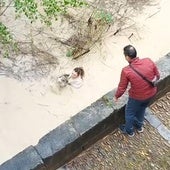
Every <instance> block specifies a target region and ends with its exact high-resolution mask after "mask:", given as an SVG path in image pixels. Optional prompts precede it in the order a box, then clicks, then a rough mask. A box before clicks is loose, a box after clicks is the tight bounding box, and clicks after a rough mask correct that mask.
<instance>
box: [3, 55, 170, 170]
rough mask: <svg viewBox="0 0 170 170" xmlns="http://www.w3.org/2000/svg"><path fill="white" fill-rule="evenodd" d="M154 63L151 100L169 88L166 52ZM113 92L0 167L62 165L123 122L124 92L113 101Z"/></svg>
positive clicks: (51, 169) (26, 169) (23, 169)
mask: <svg viewBox="0 0 170 170" xmlns="http://www.w3.org/2000/svg"><path fill="white" fill-rule="evenodd" d="M156 64H157V65H158V67H159V70H160V72H161V79H160V81H159V82H158V94H157V95H156V96H155V98H154V100H153V101H152V102H154V101H155V100H157V99H159V98H161V97H162V96H164V95H165V94H166V93H167V92H168V91H170V53H169V54H167V55H166V56H165V57H163V58H161V59H160V60H159V61H158V62H157V63H156ZM114 93H115V90H113V91H110V92H109V93H107V94H106V95H104V96H103V97H101V98H100V99H99V100H97V101H96V102H94V103H93V104H92V105H90V106H89V107H87V108H85V109H84V110H82V111H81V112H79V113H78V114H77V115H75V116H73V117H72V118H71V119H70V120H68V121H66V122H64V123H63V124H62V125H60V126H58V127H57V128H55V129H54V130H52V131H51V132H50V133H48V134H46V135H45V136H44V137H42V138H41V139H40V140H39V142H38V144H37V145H36V146H30V147H29V148H26V149H25V150H23V151H22V152H21V153H19V154H17V155H16V156H14V157H13V158H11V159H10V160H8V161H6V162H5V163H3V164H2V165H0V170H31V169H32V170H56V169H57V168H59V167H61V166H63V165H64V164H65V163H67V162H68V161H70V160H71V159H73V158H74V157H75V156H77V155H78V154H80V153H81V152H82V151H83V150H85V149H87V148H88V147H89V146H91V145H92V144H94V143H95V142H96V141H98V140H99V139H101V138H103V137H104V136H106V135H107V134H108V133H110V132H112V131H113V130H114V129H116V128H117V127H118V126H119V125H120V124H122V123H123V122H124V108H125V104H126V101H127V94H125V95H124V96H123V97H122V98H121V100H120V101H119V102H118V103H116V104H115V103H113V94H114ZM151 120H152V121H153V119H151ZM159 123H160V122H159V121H156V123H153V124H154V125H155V126H156V127H157V128H158V131H159V132H161V133H162V131H163V130H164V129H163V128H164V127H162V126H160V125H161V124H159ZM162 134H163V133H162ZM1 154H2V153H1Z"/></svg>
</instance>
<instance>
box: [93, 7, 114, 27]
mask: <svg viewBox="0 0 170 170" xmlns="http://www.w3.org/2000/svg"><path fill="white" fill-rule="evenodd" d="M95 17H96V19H97V20H102V21H104V22H106V23H107V24H110V23H112V22H113V16H112V14H111V13H109V12H106V11H103V10H100V11H97V12H96V16H95Z"/></svg>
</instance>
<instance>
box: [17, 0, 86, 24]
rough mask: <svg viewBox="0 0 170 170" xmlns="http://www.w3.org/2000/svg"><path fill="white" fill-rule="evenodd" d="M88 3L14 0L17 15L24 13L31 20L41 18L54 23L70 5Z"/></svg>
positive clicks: (79, 5) (62, 0) (72, 0)
mask: <svg viewBox="0 0 170 170" xmlns="http://www.w3.org/2000/svg"><path fill="white" fill-rule="evenodd" d="M86 4H87V3H86V2H84V1H83V0H57V1H56V0H41V1H40V2H39V3H38V2H37V1H36V0H14V7H15V9H16V13H17V14H18V15H17V16H18V17H19V16H21V14H24V15H25V16H26V17H27V18H28V19H30V20H31V22H34V21H35V20H37V19H40V21H41V22H42V23H45V24H47V25H51V24H52V20H53V19H54V20H57V17H58V15H59V14H64V13H66V12H67V9H68V8H69V7H81V6H83V5H86Z"/></svg>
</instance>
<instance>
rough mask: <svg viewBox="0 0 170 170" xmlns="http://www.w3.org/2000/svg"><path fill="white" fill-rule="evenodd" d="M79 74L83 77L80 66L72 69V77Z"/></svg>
mask: <svg viewBox="0 0 170 170" xmlns="http://www.w3.org/2000/svg"><path fill="white" fill-rule="evenodd" d="M79 76H80V77H81V78H82V79H83V77H84V70H83V68H82V67H75V68H74V69H73V72H72V77H73V78H76V77H79Z"/></svg>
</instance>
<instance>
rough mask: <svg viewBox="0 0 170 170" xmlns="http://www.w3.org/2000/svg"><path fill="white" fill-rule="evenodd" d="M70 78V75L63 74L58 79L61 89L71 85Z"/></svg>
mask: <svg viewBox="0 0 170 170" xmlns="http://www.w3.org/2000/svg"><path fill="white" fill-rule="evenodd" d="M69 76H70V75H69V74H63V75H61V76H59V77H57V83H58V85H59V87H60V88H63V87H66V86H67V85H68V84H69V83H68V80H69Z"/></svg>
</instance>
